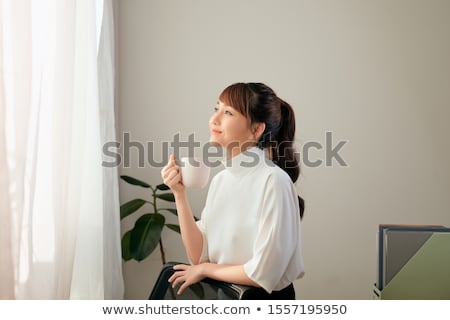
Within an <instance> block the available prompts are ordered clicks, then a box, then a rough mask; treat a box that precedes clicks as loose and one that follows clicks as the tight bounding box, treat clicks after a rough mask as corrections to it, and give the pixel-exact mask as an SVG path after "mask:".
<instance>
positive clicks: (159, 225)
mask: <svg viewBox="0 0 450 320" xmlns="http://www.w3.org/2000/svg"><path fill="white" fill-rule="evenodd" d="M120 178H121V179H122V180H124V181H125V182H127V183H129V184H131V185H134V186H139V187H142V188H146V189H150V191H151V193H150V200H146V199H141V198H136V199H133V200H130V201H128V202H126V203H124V204H123V205H121V206H120V219H121V220H122V219H124V218H126V217H128V216H129V215H131V214H133V213H135V212H137V211H138V210H139V209H140V208H142V207H144V206H150V207H151V210H150V212H148V213H144V214H142V215H141V216H140V217H139V218H138V219H137V220H136V222H135V224H134V227H133V228H132V229H131V230H128V231H127V232H126V233H125V234H124V235H123V237H122V258H123V259H124V260H125V261H129V260H132V259H134V260H136V261H138V262H139V261H142V260H144V259H145V258H147V257H148V256H149V255H150V254H151V253H152V252H153V251H154V250H155V249H156V247H157V246H158V245H159V249H160V252H161V260H162V263H163V265H164V264H165V263H166V257H165V252H164V246H163V242H162V239H161V232H162V230H163V229H164V227H167V228H169V229H171V230H173V231H175V232H178V233H180V227H179V225H177V224H170V223H166V217H165V216H164V214H165V213H171V214H174V215H177V210H176V209H174V208H165V207H164V208H161V207H159V201H161V200H162V201H165V202H175V197H174V195H173V193H171V192H167V191H168V190H170V189H169V187H168V186H166V185H165V184H158V185H157V186H156V187H153V186H151V185H150V184H148V183H146V182H144V181H141V180H138V179H136V178H133V177H130V176H126V175H122V176H120Z"/></svg>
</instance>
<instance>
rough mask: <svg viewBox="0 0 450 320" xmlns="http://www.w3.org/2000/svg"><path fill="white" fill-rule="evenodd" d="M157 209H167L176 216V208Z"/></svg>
mask: <svg viewBox="0 0 450 320" xmlns="http://www.w3.org/2000/svg"><path fill="white" fill-rule="evenodd" d="M159 210H160V211H161V210H165V211H169V212H171V213H173V214H174V215H176V216H178V211H177V209H172V208H161V209H159Z"/></svg>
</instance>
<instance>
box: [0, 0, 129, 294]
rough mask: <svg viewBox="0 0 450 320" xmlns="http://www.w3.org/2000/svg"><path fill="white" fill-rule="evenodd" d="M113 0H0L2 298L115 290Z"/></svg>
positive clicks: (118, 280)
mask: <svg viewBox="0 0 450 320" xmlns="http://www.w3.org/2000/svg"><path fill="white" fill-rule="evenodd" d="M113 39H114V37H113V8H112V0H97V1H93V0H63V1H61V0H39V1H33V0H0V69H1V75H0V104H1V105H0V188H1V189H0V201H1V202H0V210H1V211H0V259H1V260H0V298H4V299H5V298H6V299H69V298H71V299H122V297H123V290H124V289H123V279H122V260H121V251H120V229H119V226H120V221H119V199H118V182H117V168H104V167H102V164H101V162H102V145H103V144H104V143H105V142H106V141H112V140H115V129H114V128H115V125H114V41H113Z"/></svg>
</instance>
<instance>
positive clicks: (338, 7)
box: [118, 0, 450, 299]
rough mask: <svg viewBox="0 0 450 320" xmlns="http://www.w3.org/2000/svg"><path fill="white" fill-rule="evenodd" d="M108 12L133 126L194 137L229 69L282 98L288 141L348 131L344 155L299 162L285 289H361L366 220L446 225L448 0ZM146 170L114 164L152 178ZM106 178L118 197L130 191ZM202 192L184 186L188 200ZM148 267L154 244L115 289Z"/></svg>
mask: <svg viewBox="0 0 450 320" xmlns="http://www.w3.org/2000/svg"><path fill="white" fill-rule="evenodd" d="M118 16H119V19H118V23H119V28H118V30H119V35H118V39H119V42H118V44H119V45H118V48H119V49H118V52H119V58H118V61H119V125H120V131H121V132H125V131H126V132H130V133H131V138H132V139H133V140H136V141H142V142H145V141H155V144H156V145H157V146H158V145H159V143H161V141H171V140H172V138H173V135H174V134H175V133H177V132H180V133H181V136H182V137H184V138H185V139H186V138H187V136H188V135H189V134H190V133H194V132H195V136H196V138H197V140H199V141H201V142H206V141H207V140H208V127H207V121H208V118H209V115H210V114H211V111H212V106H213V105H214V103H215V101H216V99H217V95H218V94H219V93H220V91H221V90H222V89H223V88H224V87H225V86H226V85H228V84H231V83H233V82H237V81H261V82H265V83H267V84H268V85H270V86H272V87H273V88H274V89H275V90H276V91H277V93H278V94H279V95H280V96H281V97H283V98H284V99H285V100H287V101H289V102H290V103H291V104H292V105H293V106H294V109H295V111H296V115H297V122H298V131H297V145H299V146H302V145H304V144H305V143H306V142H308V141H317V142H319V143H321V144H325V134H326V132H327V131H331V132H332V133H333V139H334V142H333V143H334V144H337V143H338V142H339V141H341V140H348V142H347V144H346V145H345V146H344V147H343V148H342V149H341V152H340V155H341V156H342V157H343V158H344V160H345V161H346V162H347V163H348V167H341V166H339V165H338V164H337V163H336V162H334V163H333V166H331V167H327V166H325V165H324V164H323V165H321V166H319V167H308V166H306V165H303V171H302V176H301V178H300V181H299V183H298V188H299V191H300V192H301V194H302V195H303V196H304V198H305V199H306V205H307V211H306V215H305V219H304V223H303V231H304V233H303V241H304V244H303V247H304V258H305V262H306V275H305V277H304V278H303V279H301V280H298V281H297V282H296V283H295V286H296V289H297V292H298V298H301V299H370V298H371V297H372V284H373V283H374V282H375V281H376V277H375V275H376V259H377V258H376V242H375V237H376V231H377V226H378V224H380V223H411V224H414V223H432V224H443V225H447V226H450V202H449V191H450V168H449V166H448V164H449V163H450V143H449V140H448V138H449V135H448V133H447V129H446V127H447V126H446V122H448V121H449V120H450V59H449V57H450V37H449V34H450V2H449V1H446V0H442V1H438V0H432V1H425V0H384V1H375V0H372V1H369V0H366V1H361V0H340V1H334V0H328V1H324V0H321V1H316V0H315V1H313V0H311V1H297V0H292V1H288V0H280V1H267V0H265V1H261V0H248V1H241V0H227V1H211V0H190V1H185V0H124V1H120V2H119V15H118ZM158 149H159V148H158ZM132 155H134V157H135V158H136V156H135V154H132ZM156 156H157V157H159V158H158V159H160V157H161V152H159V150H158V152H156ZM310 156H311V158H310V160H312V161H313V160H317V159H323V157H324V150H320V151H312V152H311V153H310ZM134 160H136V159H134ZM159 171H160V169H159V168H152V167H150V166H147V167H146V168H137V163H136V161H132V164H131V168H121V173H122V174H129V175H132V176H136V177H139V178H141V179H143V180H146V181H149V182H151V183H153V184H157V183H160V182H161V179H160V173H159ZM120 191H121V203H123V202H124V201H126V200H129V199H131V198H132V197H134V196H137V195H139V196H144V194H143V193H141V192H142V190H136V188H131V187H129V186H127V185H125V184H121V189H120ZM205 196H206V190H200V191H198V190H197V191H190V197H191V200H192V207H193V209H194V211H195V212H197V213H199V212H200V210H201V208H202V205H203V201H204V199H205ZM130 220H131V219H130ZM132 224H133V221H129V220H126V221H124V223H123V227H124V230H125V229H128V228H129V227H130V226H131V225H132ZM164 240H165V244H166V246H167V253H166V254H167V256H168V260H181V261H186V257H185V254H184V251H183V248H182V247H181V240H180V238H179V237H178V235H176V234H174V233H173V232H171V231H168V232H167V233H165V234H164ZM159 269H160V261H159V255H158V253H156V254H154V255H153V256H152V257H151V258H150V259H148V260H146V261H144V262H141V263H140V264H138V263H135V262H127V263H125V264H124V270H125V282H126V297H127V298H129V299H145V298H146V297H147V295H148V292H149V291H150V289H151V288H152V287H153V284H154V281H155V279H156V276H157V273H158V271H159Z"/></svg>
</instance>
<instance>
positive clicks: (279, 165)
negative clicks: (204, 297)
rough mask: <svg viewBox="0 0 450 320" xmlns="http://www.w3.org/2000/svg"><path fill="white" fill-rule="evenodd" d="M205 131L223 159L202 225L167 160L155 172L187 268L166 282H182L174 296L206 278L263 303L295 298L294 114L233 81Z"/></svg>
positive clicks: (298, 258) (298, 271)
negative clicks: (174, 218) (257, 293)
mask: <svg viewBox="0 0 450 320" xmlns="http://www.w3.org/2000/svg"><path fill="white" fill-rule="evenodd" d="M209 126H210V130H211V142H213V143H215V144H218V145H220V146H222V147H223V148H224V149H225V150H226V152H227V160H226V162H224V164H225V170H222V171H221V172H220V173H218V174H217V175H216V176H215V177H214V178H213V179H212V181H211V185H210V189H209V192H208V197H207V200H206V204H205V207H204V209H203V212H202V216H201V220H199V221H198V222H195V220H194V218H193V215H192V212H191V209H190V207H189V203H188V199H187V195H186V190H185V187H184V185H183V181H182V179H181V175H180V168H179V167H178V166H177V164H176V162H175V158H174V156H173V155H172V156H171V158H170V160H169V163H168V164H167V166H166V167H164V168H163V170H162V171H161V175H162V177H163V180H164V183H165V184H166V185H168V186H169V187H170V188H171V190H172V192H173V193H174V195H175V201H176V206H177V210H178V219H179V224H180V229H181V237H182V240H183V243H184V246H185V248H186V252H187V255H188V257H189V260H190V262H191V263H192V265H177V266H174V269H175V270H176V271H175V273H174V274H173V276H172V277H171V278H170V279H169V281H170V282H172V286H173V287H176V286H178V285H180V284H181V286H180V288H179V290H178V293H179V294H181V293H182V292H183V291H184V290H185V289H186V288H187V287H188V286H189V285H191V284H193V283H196V282H198V281H200V280H202V279H203V278H205V277H208V278H212V279H216V280H220V281H225V282H231V283H236V284H242V285H248V286H254V287H260V288H263V289H264V290H265V291H266V292H267V293H268V294H269V295H268V296H267V297H266V298H267V299H295V292H294V287H293V285H292V282H293V281H294V280H295V279H297V278H300V277H301V276H302V275H303V259H302V252H301V239H300V236H301V231H300V218H301V215H302V214H303V200H302V199H301V198H300V197H298V195H297V191H296V189H295V187H294V184H293V183H294V182H295V181H296V180H297V178H298V176H299V173H300V169H299V164H298V161H297V159H296V157H295V156H294V149H293V147H292V141H293V139H294V134H295V118H294V112H293V110H292V108H291V106H290V105H289V104H288V103H286V102H285V101H283V100H281V99H280V98H278V97H277V96H276V94H275V93H274V91H273V90H272V89H271V88H269V87H268V86H266V85H264V84H262V83H236V84H233V85H230V86H229V87H227V88H225V90H224V91H223V92H222V94H221V95H220V97H219V101H218V102H217V105H216V107H215V108H214V114H213V115H212V116H211V119H210V121H209Z"/></svg>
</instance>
